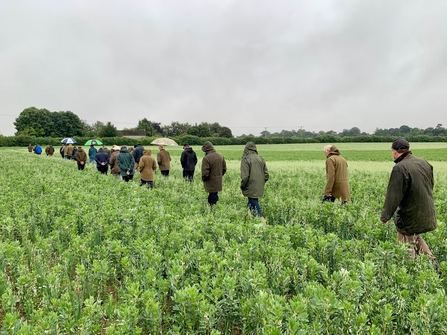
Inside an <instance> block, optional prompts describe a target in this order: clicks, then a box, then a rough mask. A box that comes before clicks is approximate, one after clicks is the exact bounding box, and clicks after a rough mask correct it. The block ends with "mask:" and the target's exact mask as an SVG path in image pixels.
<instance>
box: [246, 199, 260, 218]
mask: <svg viewBox="0 0 447 335" xmlns="http://www.w3.org/2000/svg"><path fill="white" fill-rule="evenodd" d="M247 208H248V209H249V210H250V212H251V213H252V214H253V215H256V216H259V217H261V216H262V212H261V207H260V206H259V201H258V199H255V198H248V203H247Z"/></svg>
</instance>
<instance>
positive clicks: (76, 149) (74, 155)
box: [71, 146, 78, 160]
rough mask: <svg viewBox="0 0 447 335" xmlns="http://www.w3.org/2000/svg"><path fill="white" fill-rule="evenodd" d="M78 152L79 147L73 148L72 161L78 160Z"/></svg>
mask: <svg viewBox="0 0 447 335" xmlns="http://www.w3.org/2000/svg"><path fill="white" fill-rule="evenodd" d="M77 151H78V147H77V146H74V147H73V151H72V153H71V159H74V160H76V152H77Z"/></svg>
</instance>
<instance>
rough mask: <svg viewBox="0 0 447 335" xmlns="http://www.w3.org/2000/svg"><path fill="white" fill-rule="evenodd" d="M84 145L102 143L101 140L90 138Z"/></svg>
mask: <svg viewBox="0 0 447 335" xmlns="http://www.w3.org/2000/svg"><path fill="white" fill-rule="evenodd" d="M84 145H102V142H101V141H100V140H88V141H87V142H85V144H84Z"/></svg>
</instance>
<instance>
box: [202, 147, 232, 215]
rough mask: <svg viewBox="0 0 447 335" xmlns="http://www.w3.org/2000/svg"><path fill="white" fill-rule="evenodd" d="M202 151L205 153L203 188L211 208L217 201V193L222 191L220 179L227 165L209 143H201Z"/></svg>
mask: <svg viewBox="0 0 447 335" xmlns="http://www.w3.org/2000/svg"><path fill="white" fill-rule="evenodd" d="M202 151H203V152H204V153H205V157H203V159H202V181H203V187H204V188H205V191H206V192H208V204H209V205H210V206H211V207H212V206H214V205H215V204H216V203H217V201H219V194H218V193H219V192H220V191H222V179H223V178H222V177H223V175H224V174H225V172H227V163H226V162H225V158H224V157H223V156H222V155H221V154H219V153H218V152H216V149H214V146H213V143H211V142H210V141H206V142H205V143H203V145H202Z"/></svg>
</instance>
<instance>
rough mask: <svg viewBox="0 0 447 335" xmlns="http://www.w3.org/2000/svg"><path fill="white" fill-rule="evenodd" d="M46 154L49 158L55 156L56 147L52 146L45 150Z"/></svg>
mask: <svg viewBox="0 0 447 335" xmlns="http://www.w3.org/2000/svg"><path fill="white" fill-rule="evenodd" d="M45 153H46V154H47V156H53V154H54V147H53V146H52V145H51V144H50V145H48V146H47V147H46V148H45Z"/></svg>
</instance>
